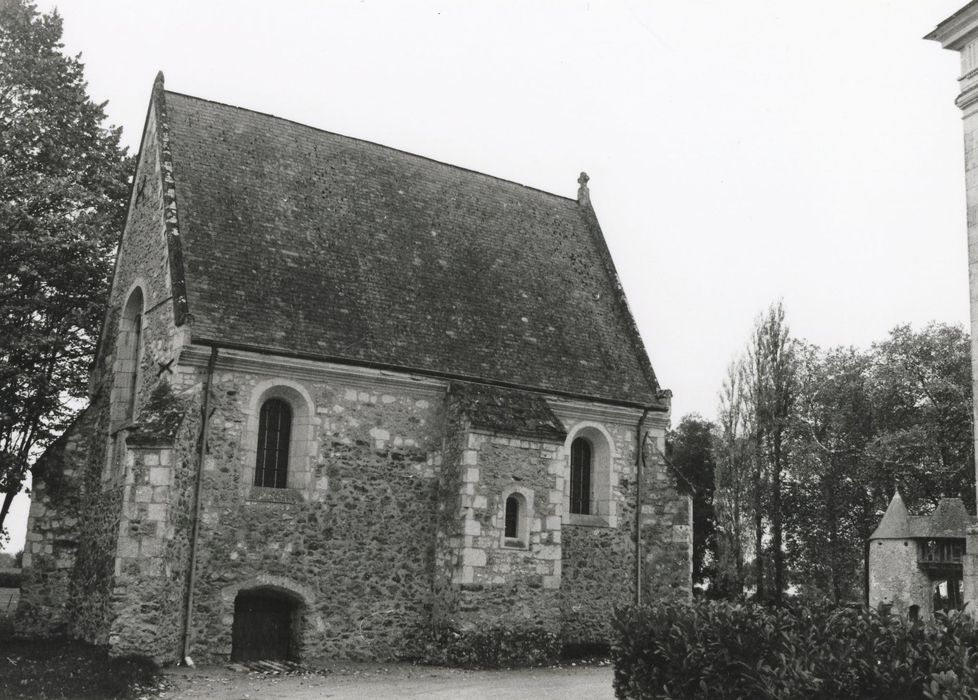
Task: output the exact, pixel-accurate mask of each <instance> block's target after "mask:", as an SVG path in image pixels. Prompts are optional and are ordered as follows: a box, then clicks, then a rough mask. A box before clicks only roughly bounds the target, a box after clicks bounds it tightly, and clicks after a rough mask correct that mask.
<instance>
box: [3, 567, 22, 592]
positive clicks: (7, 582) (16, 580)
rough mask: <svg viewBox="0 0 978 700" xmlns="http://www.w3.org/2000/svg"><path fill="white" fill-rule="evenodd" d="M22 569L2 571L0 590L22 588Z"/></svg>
mask: <svg viewBox="0 0 978 700" xmlns="http://www.w3.org/2000/svg"><path fill="white" fill-rule="evenodd" d="M21 578H22V577H21V573H20V569H10V568H6V569H0V588H20V582H21Z"/></svg>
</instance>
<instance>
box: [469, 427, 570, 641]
mask: <svg viewBox="0 0 978 700" xmlns="http://www.w3.org/2000/svg"><path fill="white" fill-rule="evenodd" d="M465 442H466V449H465V450H463V451H462V454H461V460H462V466H461V468H460V471H461V473H462V479H461V494H460V499H459V506H460V510H459V512H458V513H457V516H458V517H459V518H460V519H461V520H462V522H463V526H462V531H463V534H462V536H461V539H460V541H459V540H456V541H455V542H453V543H450V544H454V545H455V551H456V552H457V556H456V561H455V566H454V576H453V583H454V584H455V585H456V586H457V587H458V589H459V607H458V610H457V612H456V615H455V617H456V621H457V622H459V623H460V624H461V626H462V627H472V626H479V625H485V624H486V623H502V624H504V625H512V624H515V625H519V626H527V625H534V626H542V627H545V628H548V629H551V630H553V631H555V632H556V631H558V630H559V626H560V611H559V605H558V594H557V591H558V589H559V587H560V580H561V560H560V556H561V555H560V552H561V546H560V544H561V529H560V525H561V510H562V508H563V491H562V490H560V489H558V488H557V479H558V478H559V476H560V475H561V473H562V471H563V469H562V465H563V448H562V446H561V445H559V444H556V443H548V442H545V441H541V440H539V439H526V438H521V437H518V436H505V435H489V434H484V433H478V432H467V433H466V437H465ZM513 491H516V492H518V493H520V494H521V495H523V497H524V499H525V503H526V505H527V509H528V511H529V512H528V513H526V514H521V515H523V517H525V518H526V525H527V526H528V527H527V530H528V531H527V533H526V535H527V537H526V539H527V542H526V545H527V546H526V547H523V546H507V545H506V544H505V542H504V538H503V533H504V522H505V521H504V508H505V496H506V495H507V494H508V493H511V492H513Z"/></svg>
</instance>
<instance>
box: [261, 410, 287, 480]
mask: <svg viewBox="0 0 978 700" xmlns="http://www.w3.org/2000/svg"><path fill="white" fill-rule="evenodd" d="M291 437H292V408H291V407H290V406H289V404H288V403H287V402H285V401H283V400H282V399H269V400H268V401H266V402H265V403H263V404H262V407H261V412H260V413H259V415H258V454H257V458H256V461H255V486H269V487H272V488H276V489H284V488H285V484H286V481H287V478H288V473H289V441H290V440H291Z"/></svg>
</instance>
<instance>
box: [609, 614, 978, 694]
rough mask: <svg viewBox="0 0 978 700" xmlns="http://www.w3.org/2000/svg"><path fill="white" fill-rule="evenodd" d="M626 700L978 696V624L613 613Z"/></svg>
mask: <svg viewBox="0 0 978 700" xmlns="http://www.w3.org/2000/svg"><path fill="white" fill-rule="evenodd" d="M614 626H615V630H616V636H617V639H616V641H615V643H614V644H613V645H612V659H613V662H614V666H615V679H614V683H615V691H616V693H617V695H618V697H619V698H707V697H708V698H738V697H742V698H812V699H813V700H816V699H818V700H820V699H825V700H828V699H830V698H831V699H835V698H839V699H842V698H938V697H939V698H965V697H978V652H976V644H978V625H976V623H975V622H974V621H973V620H972V619H971V618H969V617H967V616H965V615H963V614H960V613H953V614H951V615H938V616H936V618H935V619H934V620H933V621H929V622H926V623H924V622H919V621H918V622H909V621H906V620H902V619H899V618H896V617H890V616H886V615H880V614H879V613H877V612H875V611H872V610H865V609H852V608H831V607H829V606H824V605H823V606H801V607H796V608H790V609H789V608H782V609H770V608H764V607H761V606H759V605H739V604H732V603H725V602H718V601H698V602H695V603H692V604H687V603H660V604H656V605H652V606H646V607H641V608H624V609H620V610H618V611H617V612H616V615H615V621H614Z"/></svg>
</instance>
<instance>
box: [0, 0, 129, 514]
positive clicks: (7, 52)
mask: <svg viewBox="0 0 978 700" xmlns="http://www.w3.org/2000/svg"><path fill="white" fill-rule="evenodd" d="M61 30H62V25H61V18H60V17H59V16H58V14H57V12H52V13H51V14H39V13H38V12H37V9H36V7H35V6H34V5H32V4H29V3H28V2H26V0H0V250H2V251H3V254H2V255H0V492H2V493H3V494H4V498H3V504H2V506H0V533H3V532H4V521H5V519H6V515H7V511H8V509H9V507H10V503H11V501H12V500H13V497H14V496H15V495H16V494H17V492H18V491H19V490H20V488H21V484H22V482H23V479H24V476H25V474H26V472H27V470H28V469H29V467H30V464H31V460H32V459H33V458H34V457H35V456H36V455H37V452H38V451H39V450H40V449H42V448H43V447H44V446H45V445H46V444H47V443H48V442H49V441H50V440H51V439H52V438H53V437H54V436H55V435H56V434H57V433H58V432H59V431H61V430H62V429H63V428H64V426H65V424H66V422H67V420H68V418H69V417H70V415H71V413H72V407H73V406H75V407H76V406H77V405H78V403H79V402H80V401H81V400H82V399H83V398H84V397H85V394H86V390H85V384H86V379H87V373H88V369H89V365H90V362H91V357H92V354H93V351H94V343H95V338H96V336H97V330H98V326H99V324H100V323H101V320H102V313H103V309H104V303H105V296H106V291H107V287H108V278H109V274H110V272H111V252H112V248H113V245H114V244H115V242H116V240H117V238H118V235H119V232H120V231H121V230H122V226H123V223H124V216H125V204H126V199H127V196H128V180H129V171H130V169H131V167H130V166H131V162H130V159H129V158H127V157H126V154H125V151H124V149H122V148H121V147H120V145H119V135H120V131H119V130H118V129H113V128H106V127H105V126H103V122H104V121H105V110H104V108H105V105H104V103H103V104H95V103H93V102H92V101H91V100H90V99H89V97H88V95H87V92H86V83H85V81H84V77H83V66H82V64H81V62H80V60H79V59H80V57H79V56H76V57H69V56H65V55H64V54H63V53H62V48H63V46H62V44H61V43H60V42H61Z"/></svg>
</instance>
